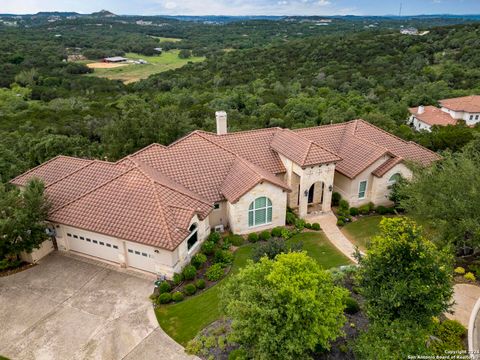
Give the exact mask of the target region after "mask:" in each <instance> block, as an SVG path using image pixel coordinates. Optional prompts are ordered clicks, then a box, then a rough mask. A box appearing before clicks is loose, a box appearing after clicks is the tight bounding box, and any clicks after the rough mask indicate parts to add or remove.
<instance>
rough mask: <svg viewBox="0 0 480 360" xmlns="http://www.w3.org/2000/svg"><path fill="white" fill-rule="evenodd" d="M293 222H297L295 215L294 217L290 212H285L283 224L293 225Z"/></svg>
mask: <svg viewBox="0 0 480 360" xmlns="http://www.w3.org/2000/svg"><path fill="white" fill-rule="evenodd" d="M295 220H297V215H295V214H294V213H293V212H291V211H287V216H286V218H285V222H286V223H287V225H294V224H295Z"/></svg>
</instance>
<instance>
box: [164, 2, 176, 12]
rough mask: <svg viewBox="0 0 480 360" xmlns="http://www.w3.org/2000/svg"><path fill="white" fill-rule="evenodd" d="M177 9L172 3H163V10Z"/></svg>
mask: <svg viewBox="0 0 480 360" xmlns="http://www.w3.org/2000/svg"><path fill="white" fill-rule="evenodd" d="M176 7H177V4H176V3H175V2H173V1H167V2H166V3H165V9H168V10H173V9H175V8H176Z"/></svg>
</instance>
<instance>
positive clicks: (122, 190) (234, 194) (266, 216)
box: [11, 112, 439, 277]
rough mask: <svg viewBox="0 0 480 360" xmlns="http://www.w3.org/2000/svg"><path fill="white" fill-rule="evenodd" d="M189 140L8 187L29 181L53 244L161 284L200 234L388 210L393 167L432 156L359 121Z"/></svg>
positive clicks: (53, 169) (59, 162)
mask: <svg viewBox="0 0 480 360" xmlns="http://www.w3.org/2000/svg"><path fill="white" fill-rule="evenodd" d="M216 120H217V133H210V132H204V131H194V132H192V133H190V134H189V135H187V136H185V137H183V138H181V139H179V140H178V141H176V142H174V143H173V144H170V145H169V146H163V145H159V144H152V145H150V146H147V147H146V148H144V149H142V150H140V151H138V152H136V153H134V154H132V155H129V156H127V157H125V158H123V159H121V160H119V161H117V162H115V163H113V162H106V161H99V160H87V159H79V158H73V157H67V156H58V157H56V158H53V159H51V160H49V161H47V162H45V163H43V164H41V165H40V166H38V167H36V168H34V169H32V170H30V171H28V172H26V173H24V174H22V175H20V176H18V177H17V178H15V179H13V180H12V181H11V182H12V183H13V184H15V185H17V186H19V187H22V186H24V185H25V184H26V183H27V181H28V180H29V179H32V178H40V179H42V180H43V181H44V183H45V186H46V194H47V196H48V198H49V200H50V202H51V203H52V210H51V211H50V214H49V218H48V220H49V222H50V223H51V230H52V233H53V234H54V237H53V245H52V244H51V242H46V243H45V244H44V246H42V248H41V249H40V250H38V251H37V252H36V253H34V254H32V255H33V256H34V257H35V258H38V257H39V256H42V255H44V254H46V253H48V252H49V251H51V249H52V247H53V246H55V247H57V248H58V249H59V250H63V251H75V252H77V253H80V254H84V255H88V256H94V257H96V258H100V259H102V260H104V261H108V262H112V263H115V264H118V265H120V266H123V267H132V268H136V269H140V270H144V271H147V272H151V273H156V274H162V275H165V276H167V277H171V276H172V275H173V274H174V273H175V272H179V271H181V269H182V268H183V267H184V266H185V265H186V264H187V263H188V262H189V261H190V258H191V256H192V255H193V254H195V253H196V252H197V251H198V250H199V247H200V244H201V243H202V242H203V241H204V239H205V238H206V237H207V236H208V234H209V233H210V231H223V230H224V229H229V230H230V231H232V232H233V233H237V234H247V233H250V232H258V231H262V230H265V229H270V228H273V227H275V226H281V225H284V224H285V214H286V209H287V206H289V207H291V208H293V209H296V211H297V212H298V214H299V216H301V217H304V218H305V217H308V216H309V215H311V214H312V213H314V214H317V213H320V212H328V211H330V203H331V196H332V192H334V191H337V192H339V193H340V194H341V195H342V197H343V198H345V199H346V200H348V201H349V203H350V204H351V205H352V206H359V205H362V204H364V203H368V202H373V203H375V204H388V203H389V200H388V193H389V191H390V190H389V188H390V186H391V185H392V184H393V183H395V181H397V179H398V178H399V177H400V176H402V177H406V178H408V177H410V176H411V172H410V170H409V168H408V167H407V166H406V165H405V162H406V161H407V162H408V161H414V162H417V163H420V164H423V165H428V164H430V163H431V162H432V161H435V160H437V159H438V158H439V157H438V155H437V154H435V153H433V152H431V151H429V150H427V149H425V148H423V147H422V146H420V145H418V144H415V143H413V142H407V141H404V140H401V139H399V138H397V137H395V136H393V135H391V134H389V133H387V132H385V131H383V130H381V129H379V128H377V127H375V126H373V125H371V124H369V123H367V122H365V121H363V120H353V121H350V122H347V123H342V124H334V125H327V126H318V127H312V128H304V129H297V130H288V129H282V128H267V129H260V130H252V131H241V132H235V133H227V116H226V113H225V112H217V113H216Z"/></svg>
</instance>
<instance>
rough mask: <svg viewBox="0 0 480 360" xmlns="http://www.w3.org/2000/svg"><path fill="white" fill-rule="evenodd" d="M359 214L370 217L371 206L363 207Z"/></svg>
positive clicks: (360, 208)
mask: <svg viewBox="0 0 480 360" xmlns="http://www.w3.org/2000/svg"><path fill="white" fill-rule="evenodd" d="M358 212H359V213H360V214H362V215H368V214H370V206H368V204H366V205H362V206H360V207H359V208H358Z"/></svg>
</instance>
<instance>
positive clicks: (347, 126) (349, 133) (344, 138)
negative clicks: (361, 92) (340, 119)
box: [295, 120, 440, 179]
mask: <svg viewBox="0 0 480 360" xmlns="http://www.w3.org/2000/svg"><path fill="white" fill-rule="evenodd" d="M295 131H296V132H297V133H299V134H300V135H302V136H304V137H306V138H309V139H311V140H313V141H315V142H317V143H321V144H322V145H323V146H324V147H330V151H335V152H336V153H337V154H338V155H339V156H340V157H341V158H342V160H341V161H339V162H338V163H337V165H336V167H335V169H336V170H337V171H338V172H340V173H342V174H344V175H345V176H347V177H349V178H351V179H353V178H354V177H355V176H357V175H358V174H360V173H361V172H362V171H364V170H365V169H366V168H367V167H369V166H370V165H371V164H373V163H374V162H375V161H377V160H378V159H380V158H381V157H382V156H384V155H390V156H394V157H395V156H398V157H402V158H404V159H405V160H409V161H414V162H418V163H420V164H421V165H428V164H430V163H431V162H432V161H435V160H438V159H440V156H439V155H438V154H436V153H434V152H432V151H430V150H428V149H426V148H424V147H423V146H420V145H418V144H416V143H414V142H408V141H405V140H402V139H400V138H398V137H396V136H394V135H392V134H390V133H388V132H386V131H384V130H382V129H380V128H378V127H376V126H374V125H372V124H370V123H368V122H366V121H364V120H352V121H349V122H346V123H341V124H334V125H325V126H318V127H312V128H305V129H298V130H295ZM322 139H324V140H325V141H324V142H322Z"/></svg>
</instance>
